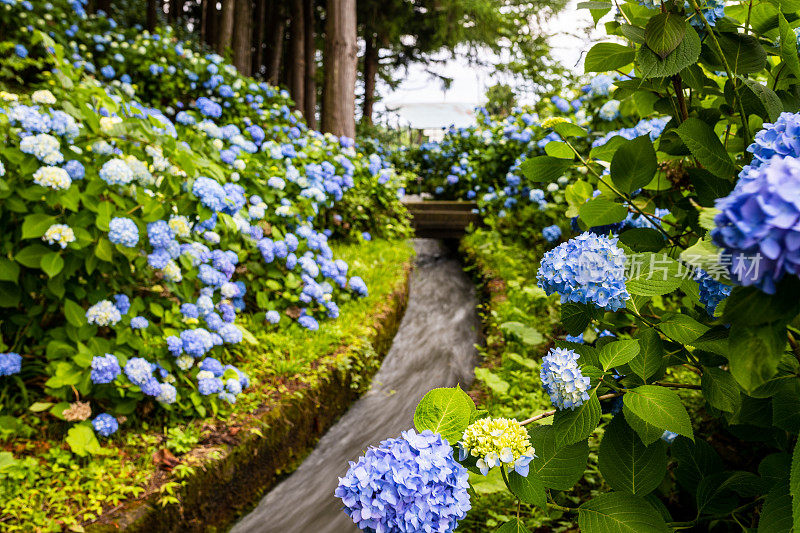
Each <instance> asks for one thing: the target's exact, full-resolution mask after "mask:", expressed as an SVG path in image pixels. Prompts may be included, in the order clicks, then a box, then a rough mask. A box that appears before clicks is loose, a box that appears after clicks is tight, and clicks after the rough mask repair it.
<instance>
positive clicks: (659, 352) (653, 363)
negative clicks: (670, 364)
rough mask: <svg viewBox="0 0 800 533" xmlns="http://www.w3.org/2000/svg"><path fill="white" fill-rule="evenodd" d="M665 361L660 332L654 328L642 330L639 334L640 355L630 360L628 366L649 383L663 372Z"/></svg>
mask: <svg viewBox="0 0 800 533" xmlns="http://www.w3.org/2000/svg"><path fill="white" fill-rule="evenodd" d="M663 360H664V345H663V344H662V342H661V337H660V336H659V334H658V332H657V331H656V330H654V329H653V328H646V329H642V330H641V331H640V332H639V353H638V354H637V355H636V357H634V358H633V359H631V360H630V362H629V363H628V366H629V367H630V368H631V370H633V372H634V373H635V374H636V375H637V376H639V377H640V378H642V379H643V380H645V381H647V380H648V379H650V378H651V377H653V376H654V375H656V374H657V373H658V372H659V370H661V365H662V364H663Z"/></svg>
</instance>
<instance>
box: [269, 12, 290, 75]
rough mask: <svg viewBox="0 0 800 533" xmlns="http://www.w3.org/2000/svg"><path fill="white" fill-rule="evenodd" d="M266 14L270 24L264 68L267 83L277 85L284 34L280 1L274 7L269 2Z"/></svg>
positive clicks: (283, 17) (283, 18) (284, 25)
mask: <svg viewBox="0 0 800 533" xmlns="http://www.w3.org/2000/svg"><path fill="white" fill-rule="evenodd" d="M270 4H271V5H270V6H269V7H268V8H267V12H268V13H269V16H270V24H269V25H268V26H267V28H268V29H267V35H268V37H269V42H268V43H267V50H266V57H265V61H264V66H265V67H266V69H267V71H266V74H265V76H266V78H267V82H269V83H271V84H272V85H277V84H278V79H279V78H280V73H281V60H282V59H283V41H284V36H285V33H286V15H285V13H284V12H283V3H282V1H279V2H278V5H275V2H270Z"/></svg>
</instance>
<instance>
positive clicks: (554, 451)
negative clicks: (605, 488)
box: [528, 426, 589, 490]
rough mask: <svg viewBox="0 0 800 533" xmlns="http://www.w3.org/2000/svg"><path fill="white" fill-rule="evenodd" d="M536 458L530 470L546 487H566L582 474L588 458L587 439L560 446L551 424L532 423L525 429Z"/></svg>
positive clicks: (571, 485) (573, 483) (564, 488)
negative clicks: (539, 424) (532, 425)
mask: <svg viewBox="0 0 800 533" xmlns="http://www.w3.org/2000/svg"><path fill="white" fill-rule="evenodd" d="M528 433H529V435H530V438H531V446H533V448H534V450H536V458H535V459H534V460H533V461H531V464H530V468H531V471H533V472H536V473H537V474H538V476H539V477H540V478H541V480H542V483H543V484H544V486H545V487H547V488H548V489H555V490H569V489H571V488H572V487H573V486H575V484H576V483H577V482H578V481H580V479H581V478H582V477H583V472H584V470H586V461H587V460H588V459H589V443H588V441H587V440H585V439H584V440H582V441H580V442H576V443H575V444H570V445H568V446H561V447H559V446H558V445H557V443H556V432H555V430H554V429H553V428H552V426H535V427H532V428H530V429H529V430H528Z"/></svg>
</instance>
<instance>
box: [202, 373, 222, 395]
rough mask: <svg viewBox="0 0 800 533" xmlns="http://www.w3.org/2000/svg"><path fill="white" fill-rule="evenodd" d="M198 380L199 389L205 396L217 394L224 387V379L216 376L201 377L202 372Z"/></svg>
mask: <svg viewBox="0 0 800 533" xmlns="http://www.w3.org/2000/svg"><path fill="white" fill-rule="evenodd" d="M197 377H198V380H197V390H198V391H200V394H202V395H203V396H208V395H209V394H216V393H218V392H221V391H222V389H223V386H222V380H221V379H219V378H215V377H213V376H212V377H209V378H200V374H199V373H198V376H197Z"/></svg>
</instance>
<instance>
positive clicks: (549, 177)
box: [519, 155, 572, 183]
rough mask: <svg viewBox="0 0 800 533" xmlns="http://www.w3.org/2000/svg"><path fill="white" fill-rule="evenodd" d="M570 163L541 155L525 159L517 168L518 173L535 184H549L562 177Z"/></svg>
mask: <svg viewBox="0 0 800 533" xmlns="http://www.w3.org/2000/svg"><path fill="white" fill-rule="evenodd" d="M571 165H572V161H570V160H567V159H561V158H558V157H551V156H548V155H542V156H538V157H532V158H530V159H527V160H526V161H525V162H524V163H522V164H521V165H520V166H519V170H520V172H522V174H523V175H524V176H525V177H526V178H528V179H529V180H531V181H532V182H535V183H550V182H552V181H555V180H557V179H558V178H560V177H561V176H563V175H564V172H566V170H567V169H568V168H569V167H570V166H571Z"/></svg>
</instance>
